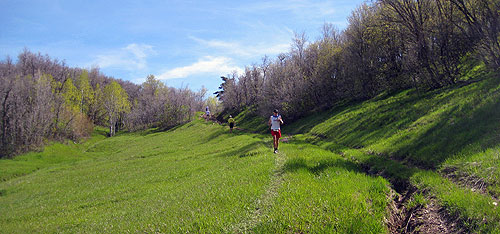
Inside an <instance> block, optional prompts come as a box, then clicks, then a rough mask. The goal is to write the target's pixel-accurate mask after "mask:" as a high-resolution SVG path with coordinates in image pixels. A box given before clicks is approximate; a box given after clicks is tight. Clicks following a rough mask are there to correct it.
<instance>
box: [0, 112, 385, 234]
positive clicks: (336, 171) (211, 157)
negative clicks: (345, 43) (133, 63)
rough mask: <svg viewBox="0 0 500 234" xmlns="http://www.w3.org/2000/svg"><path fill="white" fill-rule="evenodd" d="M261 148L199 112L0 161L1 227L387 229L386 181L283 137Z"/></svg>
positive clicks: (262, 140) (259, 138)
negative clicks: (169, 123) (165, 124)
mask: <svg viewBox="0 0 500 234" xmlns="http://www.w3.org/2000/svg"><path fill="white" fill-rule="evenodd" d="M292 142H293V141H292ZM270 145H271V138H270V137H268V136H267V135H266V136H263V135H256V134H247V133H241V132H236V133H234V134H229V133H228V129H227V128H224V127H222V126H218V125H213V124H211V123H205V122H204V121H201V120H196V121H194V122H191V123H188V124H186V125H184V126H182V127H179V128H176V129H174V130H171V131H168V132H154V131H148V132H140V133H124V134H120V135H118V136H116V137H113V138H104V137H103V136H101V135H99V134H96V135H94V138H92V139H91V140H90V141H88V142H86V143H84V144H81V145H77V144H73V143H69V144H67V145H65V144H54V145H51V146H48V147H46V149H45V151H43V152H39V153H29V154H26V155H23V156H20V157H17V158H16V159H15V160H1V161H0V168H1V170H2V179H3V180H4V181H3V182H1V183H0V191H1V195H0V227H2V232H5V233H33V232H45V233H46V232H70V233H74V232H164V233H171V232H203V233H206V232H209V233H219V232H226V233H234V232H260V231H264V230H265V231H269V232H278V233H288V232H300V231H313V232H323V231H328V232H335V231H337V232H344V231H345V230H353V231H356V232H358V231H360V232H368V233H370V232H371V233H379V232H385V230H386V229H385V225H384V222H383V217H384V216H385V215H386V211H385V207H386V202H387V198H386V193H387V191H388V186H387V182H386V181H385V180H384V179H382V178H373V177H370V176H366V175H364V174H363V173H362V172H360V171H359V168H358V167H357V166H356V165H353V164H352V163H349V162H346V161H345V160H344V159H342V158H341V157H340V156H339V155H335V154H333V153H331V152H329V151H325V150H322V149H320V148H319V147H315V146H311V145H308V146H300V145H295V144H293V143H288V144H286V145H283V147H282V150H281V152H280V154H278V155H275V154H272V150H271V147H270ZM301 147H307V149H302V148H301ZM52 155H54V157H52ZM278 159H280V160H281V163H279V161H280V160H278ZM4 169H8V170H4ZM345 181H351V182H350V183H344V182H345ZM311 191H314V193H313V194H311ZM316 206H317V207H316ZM256 210H258V212H256ZM353 215H357V216H358V217H353ZM349 217H350V218H349Z"/></svg>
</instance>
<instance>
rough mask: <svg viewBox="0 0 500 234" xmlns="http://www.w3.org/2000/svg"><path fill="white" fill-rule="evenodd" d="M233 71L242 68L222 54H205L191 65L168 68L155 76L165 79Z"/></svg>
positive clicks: (241, 70) (221, 73) (239, 70)
mask: <svg viewBox="0 0 500 234" xmlns="http://www.w3.org/2000/svg"><path fill="white" fill-rule="evenodd" d="M233 71H236V72H238V73H242V72H243V69H241V68H240V67H238V66H236V65H234V64H233V62H232V60H231V59H230V58H227V57H222V56H219V57H213V56H205V57H203V58H201V59H199V60H198V61H197V62H195V63H193V64H191V65H187V66H184V67H177V68H173V69H170V70H168V71H166V72H164V73H162V74H160V75H158V76H157V78H158V79H160V80H167V79H176V78H185V77H188V76H191V75H197V74H203V73H209V74H217V75H225V74H228V73H231V72H233Z"/></svg>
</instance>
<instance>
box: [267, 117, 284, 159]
mask: <svg viewBox="0 0 500 234" xmlns="http://www.w3.org/2000/svg"><path fill="white" fill-rule="evenodd" d="M282 124H283V119H282V118H281V115H279V114H278V110H276V109H275V110H274V111H273V115H271V117H269V121H268V123H267V125H269V126H270V127H271V135H272V136H273V145H274V153H275V154H276V153H278V143H279V141H280V137H281V125H282Z"/></svg>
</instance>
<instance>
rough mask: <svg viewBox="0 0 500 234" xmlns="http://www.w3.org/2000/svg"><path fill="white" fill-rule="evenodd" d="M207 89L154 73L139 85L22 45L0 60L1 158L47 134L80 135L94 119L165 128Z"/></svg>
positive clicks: (187, 115) (184, 117) (196, 105)
mask: <svg viewBox="0 0 500 234" xmlns="http://www.w3.org/2000/svg"><path fill="white" fill-rule="evenodd" d="M205 93H206V89H202V90H200V91H199V92H193V91H191V90H190V89H188V88H187V87H186V88H180V89H177V88H172V87H167V86H166V85H165V84H164V83H163V82H161V81H159V80H158V79H156V78H155V77H154V76H153V75H150V76H148V77H147V80H146V81H145V82H144V83H143V84H141V85H137V84H134V83H131V82H128V81H123V80H119V79H114V78H112V77H109V76H106V75H104V74H102V73H101V72H100V71H99V68H92V69H90V70H87V69H81V68H71V67H69V66H67V65H66V63H65V62H64V61H58V60H57V59H52V58H50V57H49V56H48V55H41V54H40V53H32V52H30V51H29V50H27V49H25V50H24V51H23V52H22V53H20V54H19V55H18V58H17V61H16V62H13V61H12V59H11V58H10V57H7V58H6V59H5V60H3V61H0V115H1V123H0V138H1V139H0V158H1V157H6V156H12V155H15V154H17V153H20V152H25V151H28V150H32V149H37V148H39V147H41V146H43V145H44V144H46V143H47V142H48V141H50V140H66V139H70V140H73V141H78V140H80V139H82V138H85V137H87V136H89V135H90V134H91V132H92V131H93V129H94V125H101V126H107V127H108V128H109V136H113V135H114V134H115V132H116V131H117V130H118V129H122V128H126V129H129V130H132V131H135V130H140V129H145V128H149V127H159V128H169V127H172V126H175V125H177V124H180V123H184V122H186V121H189V120H190V119H191V118H192V116H193V115H194V112H195V111H197V110H201V109H202V108H203V106H204V105H205V100H204V96H205Z"/></svg>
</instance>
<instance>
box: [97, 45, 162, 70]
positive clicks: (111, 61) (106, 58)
mask: <svg viewBox="0 0 500 234" xmlns="http://www.w3.org/2000/svg"><path fill="white" fill-rule="evenodd" d="M155 53H156V52H155V51H154V50H153V46H151V45H147V44H135V43H133V44H129V45H127V46H126V47H124V48H120V49H117V50H112V51H109V52H107V53H106V54H101V55H97V58H96V59H95V60H94V61H93V63H92V64H96V65H98V66H99V67H101V68H107V67H113V68H122V69H125V70H136V69H139V70H142V69H145V68H146V67H147V61H146V58H147V57H148V56H149V55H152V54H155Z"/></svg>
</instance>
